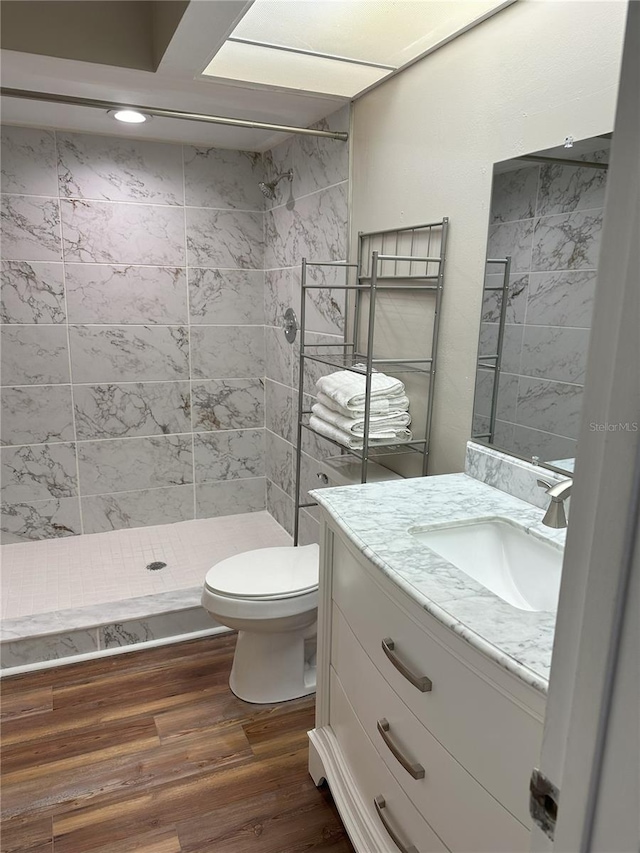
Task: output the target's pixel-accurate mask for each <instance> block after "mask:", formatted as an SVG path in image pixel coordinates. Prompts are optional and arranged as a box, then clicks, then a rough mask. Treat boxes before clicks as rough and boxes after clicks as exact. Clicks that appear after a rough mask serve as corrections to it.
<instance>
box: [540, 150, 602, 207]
mask: <svg viewBox="0 0 640 853" xmlns="http://www.w3.org/2000/svg"><path fill="white" fill-rule="evenodd" d="M603 153H605V152H599V153H598V152H596V154H594V156H593V157H591V156H589V157H588V158H587V159H588V160H593V161H596V162H603V160H604V158H603V157H602V154H603ZM606 185H607V172H606V171H605V170H603V169H590V168H586V167H581V166H562V165H560V164H559V163H549V164H545V165H544V166H542V167H541V169H540V189H539V191H538V203H537V209H536V213H537V214H538V215H539V216H548V215H550V214H553V213H570V212H572V211H574V210H587V209H592V208H596V207H604V193H605V188H606Z"/></svg>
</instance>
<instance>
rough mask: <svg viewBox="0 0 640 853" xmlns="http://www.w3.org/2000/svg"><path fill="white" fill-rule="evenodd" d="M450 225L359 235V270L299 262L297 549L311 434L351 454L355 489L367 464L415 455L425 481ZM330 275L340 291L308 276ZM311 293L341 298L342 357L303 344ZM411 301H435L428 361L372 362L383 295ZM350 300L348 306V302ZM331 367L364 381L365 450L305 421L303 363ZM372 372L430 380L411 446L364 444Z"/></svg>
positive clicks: (375, 357) (344, 265)
mask: <svg viewBox="0 0 640 853" xmlns="http://www.w3.org/2000/svg"><path fill="white" fill-rule="evenodd" d="M448 227H449V219H448V218H447V217H444V218H443V219H442V220H440V221H439V222H432V223H428V224H425V225H416V226H411V227H407V228H397V229H389V230H385V231H373V232H368V233H360V235H359V241H358V262H357V263H356V264H348V263H331V262H317V263H316V262H311V261H308V260H307V259H306V258H303V259H302V274H301V284H302V298H301V310H300V371H299V380H298V384H299V387H298V428H297V444H296V487H295V528H294V544H296V545H297V544H298V531H299V519H300V510H301V509H305V508H309V507H312V506H315V503H301V501H300V487H301V462H302V436H303V431H304V430H308V431H309V432H311V433H314V434H315V435H316V436H318V437H319V438H320V439H321V440H322V441H326V442H328V443H330V444H334V445H335V446H336V447H337V448H339V450H340V452H341V454H350V455H352V456H354V457H356V458H357V459H358V460H359V462H360V465H359V467H360V482H361V483H365V482H366V481H367V474H368V471H369V469H370V467H371V465H370V463H371V464H372V463H374V461H375V462H376V463H377V464H382V466H383V467H386V466H385V465H384V462H385V461H386V460H385V457H392V456H395V455H398V454H407V453H414V454H416V453H417V454H420V455H421V456H422V460H421V472H422V474H423V475H426V474H427V473H428V467H429V445H430V440H431V425H432V421H433V397H434V384H435V376H436V368H437V356H438V335H439V329H440V315H441V304H442V294H443V289H444V270H445V257H446V243H447V232H448ZM323 267H327V268H333V269H334V270H344V284H332V283H330V284H326V283H325V284H316V283H314V282H313V280H311V281H310V279H309V270H310V269H314V268H323ZM315 290H332V291H341V292H343V293H344V295H345V303H346V307H345V314H346V316H347V317H351V335H350V339H347V334H346V333H345V339H344V341H343V342H341V343H340V345H339V348H340V349H341V350H342V352H341V354H340V355H336V354H335V353H334V352H328V351H327V350H328V349H329V348H331V349H333V350H335V349H336V348H338V347H337V345H336V344H327V343H315V344H314V343H310V342H309V341H308V340H307V332H308V330H307V328H306V322H307V321H306V317H307V298H308V297H309V295H310V294H311V293H312V292H313V291H315ZM392 292H395V293H396V294H406V293H410V294H413V295H416V296H418V295H419V294H422V295H432V296H433V301H434V304H433V327H432V334H431V349H430V354H429V355H428V356H424V357H419V358H413V357H410V358H405V357H399V358H398V357H394V356H392V355H391V354H385V355H383V356H379V355H374V343H375V330H376V328H375V327H376V307H377V302H378V299H379V296H380V294H382V293H392ZM350 297H351V298H350ZM307 361H309V362H315V363H317V364H322V365H326V366H328V367H333V368H335V369H336V370H348V371H351V372H353V373H358V374H360V375H363V376H364V377H365V405H364V412H365V413H364V435H363V440H362V445H363V446H362V449H358V450H355V449H352V448H348V447H345V446H344V445H343V444H341V443H340V442H337V441H334V440H332V439H330V438H327V437H326V436H324V435H321V434H320V433H318V432H317V431H316V430H314V429H313V428H312V427H311V426H310V424H309V422H308V418H309V416H310V414H311V411H310V410H309V409H305V407H304V395H305V388H304V379H305V363H306V362H307ZM374 370H380V371H382V372H384V373H391V374H392V375H394V376H395V375H398V374H414V375H415V374H422V375H424V376H425V377H427V378H428V383H429V387H428V393H427V395H426V397H427V399H426V416H425V429H424V434H423V437H421V438H413V439H411V440H409V441H402V442H400V441H398V442H391V443H387V444H384V445H382V444H376V443H372V442H371V441H370V439H369V423H370V410H371V376H372V374H373V371H374Z"/></svg>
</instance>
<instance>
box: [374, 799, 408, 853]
mask: <svg viewBox="0 0 640 853" xmlns="http://www.w3.org/2000/svg"><path fill="white" fill-rule="evenodd" d="M373 805H374V806H375V808H376V812H377V814H378V817H379V818H380V821H381V823H382V825H383V826H384V828H385V829H386V830H387V833H388V834H389V838H390V839H391V840H392V841H393V843H394V844H395V845H396V847H397V848H398V849H399V850H401V851H402V853H418V851H417V850H416V848H415V847H414V846H413V844H409V845H406V844H403V842H402V841H401V840H400V837H399V835H398V834H397V832H396V831H395V830H394V829H392V827H391V825H390V823H389V821H388V820H387V818H386V817H385V815H384V812H383V809H385V808H386V805H387V804H386V803H385V800H384V797H383V796H382V794H378V796H377V797H374V800H373Z"/></svg>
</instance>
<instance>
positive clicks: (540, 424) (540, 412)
mask: <svg viewBox="0 0 640 853" xmlns="http://www.w3.org/2000/svg"><path fill="white" fill-rule="evenodd" d="M582 394H583V388H582V386H581V385H570V384H568V383H566V382H551V381H549V380H548V379H532V378H529V377H528V376H521V377H520V382H519V385H518V406H517V409H516V422H517V423H519V424H522V425H523V426H529V427H533V428H534V429H540V430H545V431H546V432H551V433H555V434H557V435H563V436H565V437H568V438H577V437H578V430H579V429H580V413H581V411H582Z"/></svg>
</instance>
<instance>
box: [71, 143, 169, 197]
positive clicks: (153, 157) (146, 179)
mask: <svg viewBox="0 0 640 853" xmlns="http://www.w3.org/2000/svg"><path fill="white" fill-rule="evenodd" d="M57 143H58V175H59V182H60V195H61V196H62V197H66V198H83V199H97V200H101V201H135V202H150V203H154V204H167V205H170V204H173V205H180V204H183V203H184V191H183V186H182V154H181V151H180V146H178V145H172V144H168V143H165V142H149V141H143V140H140V139H123V138H122V137H112V136H94V135H93V134H88V133H58V134H57Z"/></svg>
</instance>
